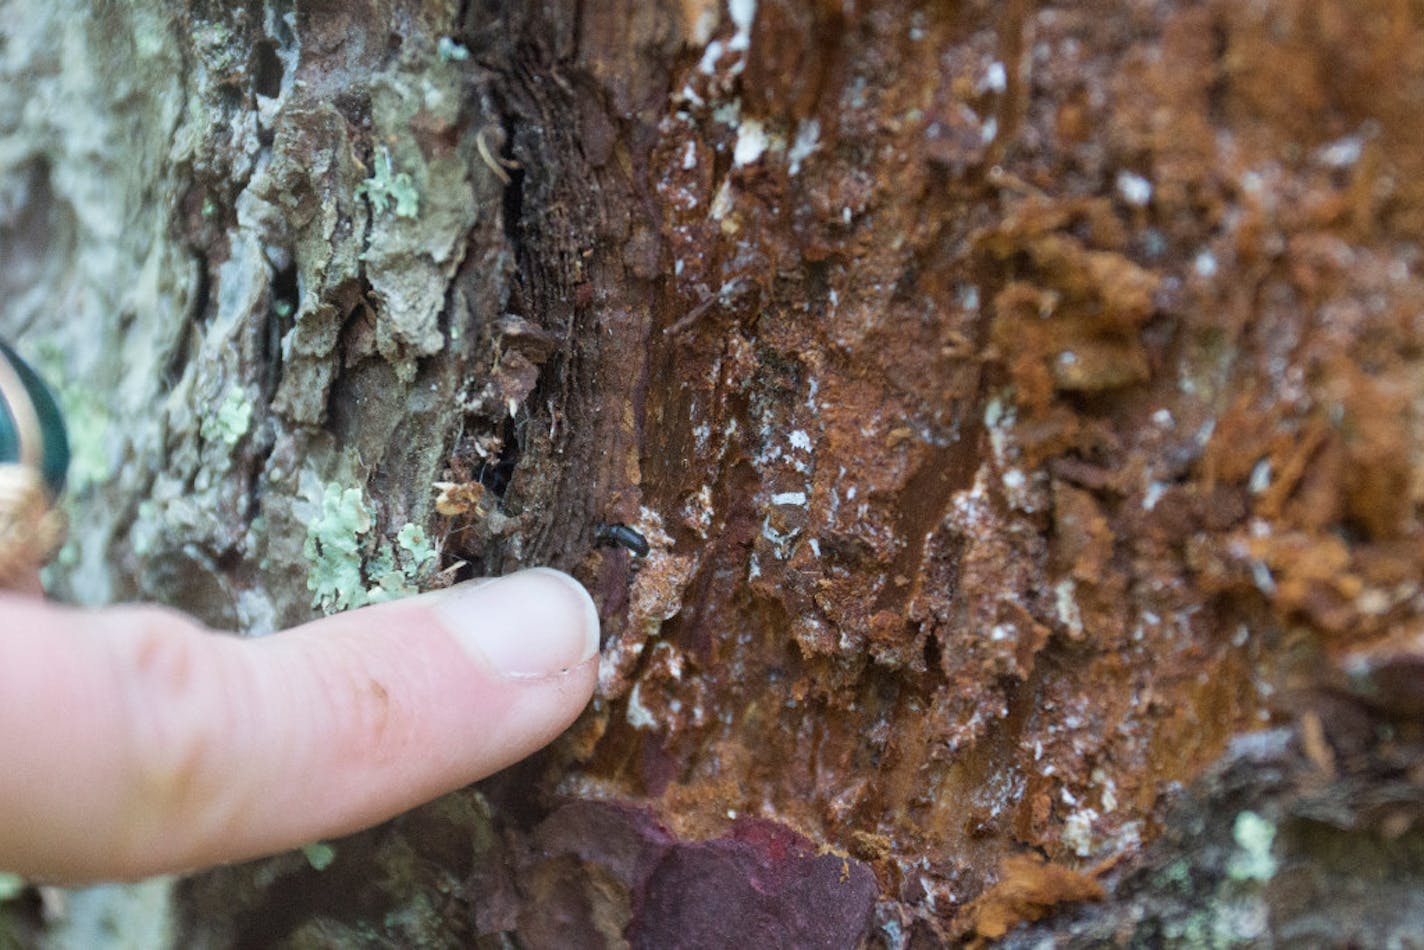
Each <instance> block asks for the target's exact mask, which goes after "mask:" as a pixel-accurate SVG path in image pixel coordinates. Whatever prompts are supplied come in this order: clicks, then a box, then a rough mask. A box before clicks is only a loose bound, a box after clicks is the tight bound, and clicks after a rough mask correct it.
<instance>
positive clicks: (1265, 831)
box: [1226, 811, 1277, 881]
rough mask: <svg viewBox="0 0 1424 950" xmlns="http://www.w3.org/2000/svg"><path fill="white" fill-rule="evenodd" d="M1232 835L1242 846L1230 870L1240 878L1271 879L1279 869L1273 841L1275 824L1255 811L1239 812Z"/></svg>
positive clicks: (1237, 844) (1230, 873)
mask: <svg viewBox="0 0 1424 950" xmlns="http://www.w3.org/2000/svg"><path fill="white" fill-rule="evenodd" d="M1231 834H1232V837H1233V838H1234V839H1235V840H1236V846H1237V847H1238V848H1240V849H1241V850H1240V851H1239V852H1238V853H1236V854H1235V855H1233V856H1232V858H1231V863H1230V864H1229V865H1228V866H1227V869H1226V870H1227V873H1228V874H1229V875H1230V876H1231V877H1232V879H1234V880H1237V881H1269V880H1270V879H1271V878H1272V877H1274V876H1275V873H1276V867H1277V864H1276V858H1275V856H1274V855H1273V854H1271V845H1272V844H1274V843H1275V840H1276V826H1275V825H1273V824H1271V823H1270V822H1269V821H1267V820H1266V819H1264V818H1262V817H1261V816H1260V815H1258V814H1256V813H1255V812H1253V811H1243V812H1241V814H1239V815H1237V816H1236V824H1235V825H1234V826H1232V830H1231Z"/></svg>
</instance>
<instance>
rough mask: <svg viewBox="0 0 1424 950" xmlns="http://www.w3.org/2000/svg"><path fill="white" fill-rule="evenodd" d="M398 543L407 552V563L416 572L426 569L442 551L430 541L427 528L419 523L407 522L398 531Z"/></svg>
mask: <svg viewBox="0 0 1424 950" xmlns="http://www.w3.org/2000/svg"><path fill="white" fill-rule="evenodd" d="M396 544H397V545H399V547H400V549H401V550H402V551H404V552H405V554H406V557H405V563H406V564H407V565H409V569H410V570H412V571H414V572H420V571H424V570H425V568H426V567H427V566H428V565H429V563H430V562H431V561H432V560H434V559H435V557H436V556H437V555H438V554H439V553H440V552H439V551H438V550H437V549H436V547H435V545H433V544H431V543H430V538H429V537H428V536H427V535H426V534H425V529H424V528H422V527H421V526H420V525H418V524H411V523H410V522H406V523H405V524H404V525H402V526H401V529H400V530H399V531H397V532H396Z"/></svg>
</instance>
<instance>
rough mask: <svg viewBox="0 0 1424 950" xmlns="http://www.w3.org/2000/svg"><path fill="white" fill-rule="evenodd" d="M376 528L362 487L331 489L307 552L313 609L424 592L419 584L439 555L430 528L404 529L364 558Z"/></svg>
mask: <svg viewBox="0 0 1424 950" xmlns="http://www.w3.org/2000/svg"><path fill="white" fill-rule="evenodd" d="M371 525H372V519H371V512H370V510H369V509H368V508H367V506H366V503H365V501H364V499H363V497H362V494H361V490H360V489H359V488H347V489H345V490H343V489H342V488H341V486H340V485H338V484H336V483H335V482H331V483H329V484H327V485H326V488H325V490H324V493H323V495H322V498H321V502H320V511H319V513H318V515H317V516H316V517H315V518H314V519H312V521H311V522H310V523H309V524H308V526H307V538H306V544H305V546H304V548H303V553H304V554H305V556H306V559H307V562H308V565H309V567H308V573H307V588H308V589H310V590H311V591H312V595H313V596H312V606H313V607H319V608H321V609H322V610H323V611H325V612H326V613H336V612H338V611H342V610H351V609H353V608H356V607H363V606H365V605H367V604H380V603H385V602H386V601H388V600H396V599H398V598H401V597H409V596H410V595H411V594H416V593H419V592H420V582H421V581H422V580H423V579H424V578H425V577H426V575H428V574H429V573H430V571H431V570H432V569H433V568H434V567H435V565H436V562H437V561H438V559H439V554H440V552H439V549H437V548H436V547H435V545H433V544H432V543H431V541H430V538H429V537H428V536H427V535H426V533H425V529H424V528H422V527H420V526H419V525H416V524H409V523H407V524H405V525H402V526H401V528H400V530H399V531H397V532H396V537H395V540H394V541H393V542H383V543H382V544H381V545H380V546H379V547H378V548H377V549H376V550H375V551H374V552H370V553H369V557H365V556H364V555H365V554H366V553H367V552H369V548H368V547H367V545H366V541H365V535H367V534H368V533H369V532H370V530H371ZM368 578H369V579H370V580H369V581H368V580H367V579H368Z"/></svg>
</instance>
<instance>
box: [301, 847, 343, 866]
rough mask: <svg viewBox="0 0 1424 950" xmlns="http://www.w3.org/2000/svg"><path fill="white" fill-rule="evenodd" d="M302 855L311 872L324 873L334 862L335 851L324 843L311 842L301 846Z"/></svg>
mask: <svg viewBox="0 0 1424 950" xmlns="http://www.w3.org/2000/svg"><path fill="white" fill-rule="evenodd" d="M302 855H303V856H304V857H305V858H306V859H307V863H308V864H310V865H311V866H312V870H313V871H325V870H326V869H327V868H329V867H331V862H333V861H335V860H336V849H335V848H333V847H332V846H331V845H329V844H327V843H326V842H325V841H313V842H312V843H311V844H304V845H302Z"/></svg>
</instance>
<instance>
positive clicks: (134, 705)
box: [0, 569, 598, 881]
mask: <svg viewBox="0 0 1424 950" xmlns="http://www.w3.org/2000/svg"><path fill="white" fill-rule="evenodd" d="M597 651H598V618H597V614H596V612H595V610H594V607H593V604H592V601H591V600H590V599H589V597H588V594H587V593H586V592H585V591H584V590H583V588H582V587H581V586H579V585H578V583H577V582H576V581H574V580H573V579H572V578H570V577H568V576H567V575H564V574H560V573H559V572H557V571H552V570H546V569H535V570H531V571H524V572H521V573H519V574H514V575H510V576H507V577H504V578H500V579H498V580H494V581H489V582H483V583H482V582H468V583H466V584H461V585H457V586H456V587H453V588H450V589H449V590H446V591H438V592H432V593H430V594H425V595H421V596H419V597H413V598H410V599H407V600H403V601H398V602H395V603H389V604H383V605H379V606H374V607H367V608H363V609H361V610H356V611H351V612H349V613H344V614H339V615H336V616H333V617H328V618H325V619H323V620H319V621H316V622H314V623H311V624H308V625H306V626H304V627H300V628H297V629H295V630H292V631H289V632H287V633H283V634H277V635H274V636H271V637H264V638H261V639H256V640H241V639H238V638H235V637H228V636H222V635H215V634H213V633H211V632H209V631H206V630H204V629H203V628H201V627H200V626H199V625H198V624H196V623H195V622H194V621H192V620H191V619H189V618H187V617H185V616H183V615H181V614H178V613H175V612H172V611H168V610H164V609H160V608H152V607H145V608H111V609H108V610H103V611H84V610H76V609H71V608H63V607H57V606H54V605H49V604H44V603H42V602H40V601H36V600H31V599H28V598H24V597H19V596H15V595H3V599H0V815H3V816H4V820H3V821H0V867H3V868H5V869H8V870H12V871H18V872H20V873H23V874H27V875H30V876H33V877H39V878H44V879H51V880H66V881H74V880H88V879H103V878H133V877H141V876H145V875H149V874H153V873H158V872H164V871H171V870H177V869H185V868H193V867H199V866H205V865H211V864H216V863H223V862H230V861H235V860H240V859H244V858H250V857H255V856H258V855H261V854H267V853H273V852H276V851H280V850H285V849H288V848H292V847H295V846H298V845H301V844H303V843H306V842H310V841H315V840H318V839H322V838H329V837H334V836H338V835H342V834H346V833H349V832H352V831H356V830H358V829H360V828H363V827H366V826H369V825H372V824H375V823H376V822H379V821H381V820H383V819H385V818H388V817H391V816H393V815H395V814H398V813H399V812H401V811H404V810H406V809H408V808H411V807H413V806H415V805H417V804H420V803H421V802H424V801H427V800H429V799H431V798H434V797H435V796H437V795H439V794H442V793H443V792H446V791H449V790H451V789H454V788H458V787H460V786H462V785H465V784H467V783H469V782H472V781H474V780H476V779H478V778H482V777H484V776H485V775H488V774H490V773H491V772H494V771H497V770H499V769H500V768H502V767H504V766H506V765H509V764H511V763H512V762H515V761H517V760H518V759H520V758H523V757H524V756H526V755H528V754H529V753H531V752H533V751H534V750H536V749H538V748H539V747H541V746H543V745H544V744H546V743H548V742H549V741H550V740H552V739H553V738H554V737H555V736H557V735H558V734H559V733H560V732H562V731H563V730H564V729H565V728H566V727H567V726H568V725H569V724H570V723H571V722H572V721H573V720H574V719H575V718H576V717H577V716H578V714H579V712H580V711H581V710H582V709H583V707H584V706H585V705H586V704H587V702H588V700H589V697H590V696H591V695H592V692H593V688H594V684H595V680H596V676H597V669H596V667H597V664H596V662H595V660H594V658H595V657H596V655H597Z"/></svg>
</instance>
